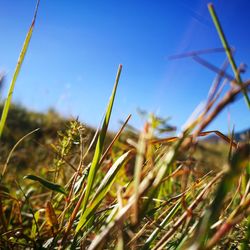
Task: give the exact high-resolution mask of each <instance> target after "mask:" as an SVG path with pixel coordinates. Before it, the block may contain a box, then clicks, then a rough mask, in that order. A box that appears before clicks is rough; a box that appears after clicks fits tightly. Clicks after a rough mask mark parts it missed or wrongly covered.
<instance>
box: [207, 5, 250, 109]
mask: <svg viewBox="0 0 250 250" xmlns="http://www.w3.org/2000/svg"><path fill="white" fill-rule="evenodd" d="M208 10H209V13H210V15H211V17H212V19H213V22H214V25H215V27H216V30H217V32H218V35H219V37H220V40H221V43H222V45H223V47H224V49H225V52H226V55H227V58H228V61H229V62H230V64H231V67H232V70H233V72H234V75H235V79H236V80H237V82H238V83H239V84H240V85H242V79H241V76H240V73H239V72H238V69H237V66H236V63H235V60H234V58H233V55H232V52H231V49H230V47H229V44H228V42H227V39H226V36H225V34H224V32H223V29H222V26H221V24H220V21H219V19H218V16H217V14H216V12H215V9H214V6H213V4H211V3H210V4H208ZM242 92H243V95H244V98H245V101H246V103H247V106H248V108H249V109H250V100H249V97H248V95H247V91H246V90H245V89H244V90H242Z"/></svg>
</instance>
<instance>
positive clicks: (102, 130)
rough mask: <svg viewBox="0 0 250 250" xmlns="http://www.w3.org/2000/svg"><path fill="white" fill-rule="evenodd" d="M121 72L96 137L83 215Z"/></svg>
mask: <svg viewBox="0 0 250 250" xmlns="http://www.w3.org/2000/svg"><path fill="white" fill-rule="evenodd" d="M121 70H122V65H119V68H118V72H117V75H116V80H115V85H114V88H113V91H112V94H111V97H110V100H109V103H108V107H107V110H106V114H105V118H104V121H103V124H102V129H101V131H100V134H99V136H98V141H97V144H96V148H95V153H94V157H93V161H92V163H91V166H90V170H89V175H88V179H87V186H86V191H85V195H84V199H83V203H82V211H83V213H84V211H85V209H86V206H87V203H88V200H89V196H90V193H91V189H92V187H93V184H94V179H95V175H96V172H97V170H98V168H99V161H100V159H101V155H102V151H103V147H104V140H105V137H106V133H107V129H108V124H109V120H110V116H111V112H112V107H113V103H114V99H115V94H116V90H117V86H118V82H119V78H120V75H121ZM82 215H83V214H82ZM81 217H82V216H81ZM80 221H81V219H80ZM77 228H78V230H79V229H80V228H79V226H78V227H77ZM78 230H77V231H78Z"/></svg>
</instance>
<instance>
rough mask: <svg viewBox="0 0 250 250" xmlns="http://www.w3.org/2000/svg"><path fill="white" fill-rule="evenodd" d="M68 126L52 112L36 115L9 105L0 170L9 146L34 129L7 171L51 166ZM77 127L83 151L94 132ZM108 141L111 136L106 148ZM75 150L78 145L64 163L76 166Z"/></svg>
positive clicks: (2, 143) (16, 152)
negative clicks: (80, 133) (69, 162)
mask: <svg viewBox="0 0 250 250" xmlns="http://www.w3.org/2000/svg"><path fill="white" fill-rule="evenodd" d="M2 109H3V106H2V105H0V114H1V112H2ZM72 120H73V119H72ZM70 122H71V120H70V119H68V118H64V117H61V116H60V115H59V114H58V113H57V112H55V111H53V110H49V111H48V112H47V113H39V112H34V111H30V110H27V109H26V108H25V107H23V106H21V105H17V104H12V105H11V108H10V111H9V114H8V118H7V121H6V126H5V128H4V133H3V137H2V138H1V140H0V166H1V165H2V166H3V164H4V163H5V162H6V159H7V157H8V154H9V153H10V151H11V149H12V148H13V146H14V145H15V144H16V143H17V142H18V141H19V140H20V139H21V138H22V137H23V136H25V135H27V134H28V133H29V132H31V131H33V130H35V129H37V128H39V130H38V131H36V132H35V133H33V134H32V135H29V136H28V137H27V138H25V139H24V140H23V141H22V142H21V143H20V144H19V145H18V146H17V148H16V149H15V151H14V152H13V154H12V157H11V160H10V162H9V165H10V169H13V171H14V169H15V170H16V171H20V170H21V169H25V168H35V169H38V168H39V167H40V166H41V167H43V166H44V165H48V166H51V165H53V161H54V159H55V157H56V156H57V152H56V151H57V150H59V151H60V147H61V145H60V144H62V143H61V141H62V140H63V136H64V135H66V136H67V133H68V131H69V129H70V124H71V123H70ZM79 124H80V123H79ZM80 125H81V126H82V128H83V129H82V130H81V131H82V137H83V144H84V148H83V149H84V150H86V149H87V147H88V145H89V144H90V142H91V140H92V138H93V137H94V134H95V129H94V128H91V127H89V126H87V125H85V124H80ZM112 138H113V135H112V134H111V133H108V135H107V139H106V146H107V145H108V144H109V143H110V142H111V140H112ZM53 148H54V149H53ZM93 148H94V146H93V147H92V149H91V151H90V153H89V154H88V157H86V161H89V159H91V157H92V154H93ZM77 150H79V147H78V145H77V144H76V145H73V146H72V150H71V151H72V153H71V154H70V155H69V158H68V159H67V160H68V161H72V162H73V163H72V164H75V162H77V159H75V160H74V157H75V156H74V152H76V151H77ZM77 164H78V163H77ZM0 169H1V168H0ZM13 171H12V173H13Z"/></svg>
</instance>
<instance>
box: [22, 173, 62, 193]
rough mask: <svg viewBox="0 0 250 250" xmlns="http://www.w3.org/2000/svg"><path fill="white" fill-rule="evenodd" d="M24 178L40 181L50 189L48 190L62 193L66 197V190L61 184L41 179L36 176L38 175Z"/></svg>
mask: <svg viewBox="0 0 250 250" xmlns="http://www.w3.org/2000/svg"><path fill="white" fill-rule="evenodd" d="M23 178H24V179H29V180H33V181H38V182H39V183H40V184H42V185H43V186H44V187H46V188H48V189H50V190H52V191H55V192H58V193H62V194H65V195H66V191H65V189H64V188H63V187H62V186H60V185H59V184H56V183H53V182H50V181H47V180H45V179H44V178H41V177H39V176H36V175H26V176H24V177H23Z"/></svg>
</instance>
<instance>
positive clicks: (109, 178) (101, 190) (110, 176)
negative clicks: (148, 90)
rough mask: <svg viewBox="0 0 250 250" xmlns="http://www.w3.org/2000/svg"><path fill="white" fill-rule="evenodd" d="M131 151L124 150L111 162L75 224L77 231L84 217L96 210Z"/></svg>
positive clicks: (82, 223)
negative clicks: (111, 164) (124, 151)
mask: <svg viewBox="0 0 250 250" xmlns="http://www.w3.org/2000/svg"><path fill="white" fill-rule="evenodd" d="M130 152H131V151H128V152H126V153H125V154H123V155H121V156H120V157H119V158H118V159H117V160H116V162H115V163H114V164H113V166H112V167H111V168H110V169H109V171H108V172H107V174H106V175H105V177H104V178H103V180H102V182H101V183H100V185H99V187H98V189H97V190H96V192H95V194H94V196H93V198H92V201H91V202H90V206H89V207H88V208H87V209H86V210H85V212H84V213H83V215H82V216H81V218H80V221H79V223H78V225H77V228H76V232H78V231H79V230H80V229H81V227H82V226H83V225H84V223H85V222H86V219H87V218H88V217H89V215H90V214H92V213H93V211H95V210H96V208H97V206H98V205H99V204H100V202H101V201H102V200H103V198H104V197H105V195H106V194H107V193H108V191H109V190H110V187H111V186H112V184H113V183H114V181H115V177H116V175H117V173H118V171H119V170H120V168H121V167H122V165H123V163H124V161H125V160H126V159H127V157H128V156H129V154H130Z"/></svg>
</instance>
